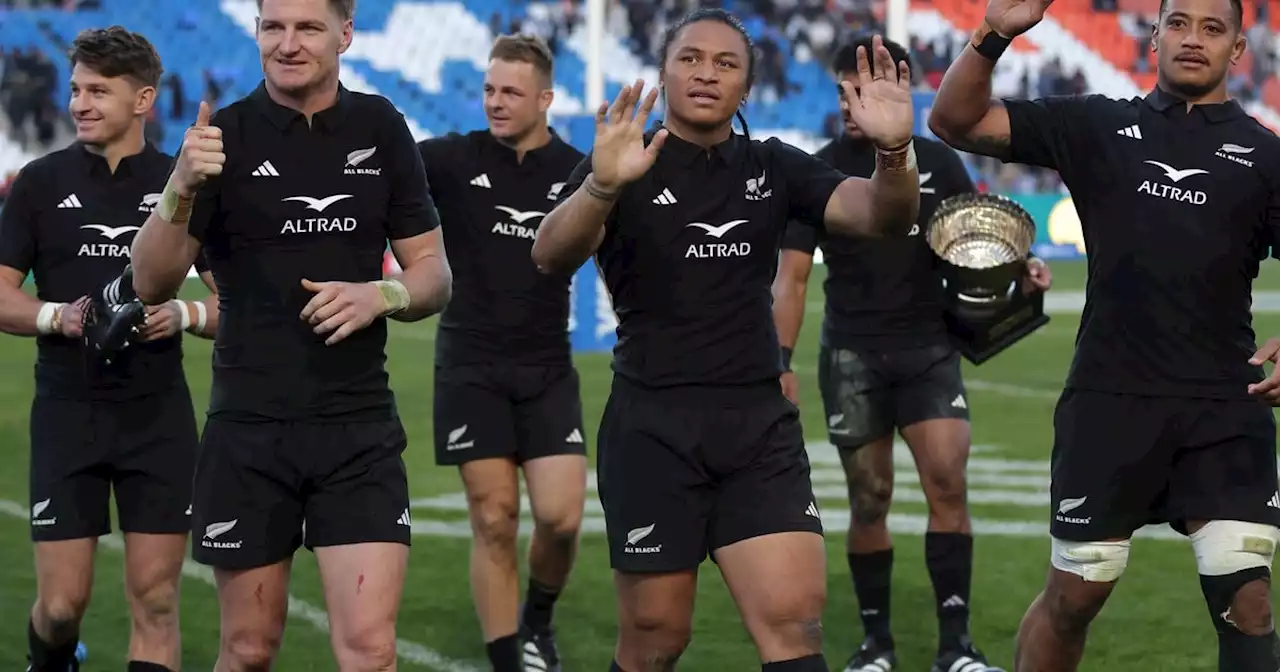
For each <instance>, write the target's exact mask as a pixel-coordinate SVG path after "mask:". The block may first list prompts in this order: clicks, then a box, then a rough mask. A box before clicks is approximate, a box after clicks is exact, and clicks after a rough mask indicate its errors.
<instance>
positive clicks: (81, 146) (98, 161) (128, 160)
mask: <svg viewBox="0 0 1280 672" xmlns="http://www.w3.org/2000/svg"><path fill="white" fill-rule="evenodd" d="M73 145H74V147H75V152H74V155H75V157H76V159H77V161H78V163H79V165H80V167H81V169H82V170H83V171H84V173H85V174H87V175H90V176H93V177H99V176H101V177H108V178H113V179H127V178H129V177H131V176H133V175H136V174H137V172H138V171H139V170H141V165H140V164H141V163H143V162H145V161H147V160H149V159H154V158H155V156H156V155H158V154H159V153H160V150H158V149H156V148H155V146H154V145H152V144H151V143H149V142H145V143H143V145H142V151H141V152H138V153H137V154H130V155H129V156H125V157H122V158H121V159H120V163H119V164H118V165H117V166H116V172H115V173H112V172H111V169H110V167H108V166H107V158H106V157H105V156H102V155H101V154H98V153H96V152H93V151H90V149H89V147H88V146H87V145H86V144H85V143H83V142H80V141H76V142H74V143H73Z"/></svg>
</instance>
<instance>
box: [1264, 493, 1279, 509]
mask: <svg viewBox="0 0 1280 672" xmlns="http://www.w3.org/2000/svg"><path fill="white" fill-rule="evenodd" d="M1267 506H1269V507H1271V508H1273V509H1280V491H1277V492H1276V494H1274V495H1271V499H1268V500H1267Z"/></svg>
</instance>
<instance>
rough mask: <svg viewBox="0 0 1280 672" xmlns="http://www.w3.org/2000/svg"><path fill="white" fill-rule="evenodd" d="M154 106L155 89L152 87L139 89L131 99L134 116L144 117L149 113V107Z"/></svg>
mask: <svg viewBox="0 0 1280 672" xmlns="http://www.w3.org/2000/svg"><path fill="white" fill-rule="evenodd" d="M155 104H156V88H155V87H154V86H143V87H140V88H139V89H138V92H137V94H135V95H134V98H133V114H134V116H138V117H145V116H146V115H147V114H149V113H150V112H151V107H152V106H153V105H155Z"/></svg>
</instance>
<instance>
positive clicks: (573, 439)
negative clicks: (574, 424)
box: [564, 429, 582, 443]
mask: <svg viewBox="0 0 1280 672" xmlns="http://www.w3.org/2000/svg"><path fill="white" fill-rule="evenodd" d="M564 442H565V443H582V432H580V431H578V430H576V429H575V430H573V431H572V432H569V436H567V437H565V440H564Z"/></svg>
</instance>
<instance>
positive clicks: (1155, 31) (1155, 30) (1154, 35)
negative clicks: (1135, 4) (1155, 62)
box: [1151, 19, 1160, 54]
mask: <svg viewBox="0 0 1280 672" xmlns="http://www.w3.org/2000/svg"><path fill="white" fill-rule="evenodd" d="M1159 51H1160V21H1159V20H1158V19H1157V20H1156V22H1155V23H1153V24H1151V53H1153V54H1155V53H1159Z"/></svg>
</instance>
